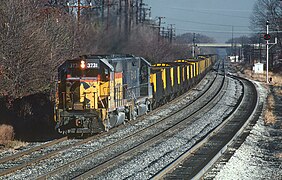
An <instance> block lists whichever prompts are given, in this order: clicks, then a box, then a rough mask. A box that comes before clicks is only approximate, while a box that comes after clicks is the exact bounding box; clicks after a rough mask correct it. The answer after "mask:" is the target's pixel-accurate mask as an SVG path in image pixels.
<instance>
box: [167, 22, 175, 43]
mask: <svg viewBox="0 0 282 180" xmlns="http://www.w3.org/2000/svg"><path fill="white" fill-rule="evenodd" d="M169 25H170V28H168V32H169V42H170V43H172V39H173V37H174V32H173V29H174V27H173V26H174V25H175V24H169Z"/></svg>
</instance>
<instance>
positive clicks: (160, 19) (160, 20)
mask: <svg viewBox="0 0 282 180" xmlns="http://www.w3.org/2000/svg"><path fill="white" fill-rule="evenodd" d="M164 18H165V17H158V19H159V24H158V25H159V26H158V29H159V36H158V41H160V36H161V25H162V19H164Z"/></svg>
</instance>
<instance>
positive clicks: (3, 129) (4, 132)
mask: <svg viewBox="0 0 282 180" xmlns="http://www.w3.org/2000/svg"><path fill="white" fill-rule="evenodd" d="M14 136H15V133H14V128H13V127H12V126H10V125H5V124H3V125H0V144H2V145H4V146H6V145H7V144H8V143H9V142H10V141H13V140H14Z"/></svg>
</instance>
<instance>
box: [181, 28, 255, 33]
mask: <svg viewBox="0 0 282 180" xmlns="http://www.w3.org/2000/svg"><path fill="white" fill-rule="evenodd" d="M176 30H181V31H187V32H209V33H229V34H230V33H232V31H221V30H218V31H216V30H199V29H181V28H177V29H176ZM233 33H234V34H253V33H257V32H253V31H234V32H233Z"/></svg>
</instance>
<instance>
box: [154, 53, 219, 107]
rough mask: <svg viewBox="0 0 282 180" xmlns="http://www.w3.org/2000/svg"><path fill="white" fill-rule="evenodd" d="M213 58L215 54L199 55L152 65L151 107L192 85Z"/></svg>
mask: <svg viewBox="0 0 282 180" xmlns="http://www.w3.org/2000/svg"><path fill="white" fill-rule="evenodd" d="M215 60H216V55H201V56H198V58H197V59H184V60H176V61H175V62H166V63H159V64H154V65H152V67H151V84H152V86H153V88H152V89H153V100H152V107H153V108H155V107H158V106H160V105H163V104H165V103H167V102H169V101H171V100H172V99H174V98H175V97H177V96H179V95H180V94H183V93H184V92H186V91H187V90H188V89H190V88H191V87H193V86H194V85H195V84H196V83H198V82H199V81H200V80H201V79H202V78H203V77H204V76H205V74H206V73H207V72H208V71H209V70H210V69H211V67H212V64H213V63H214V62H215Z"/></svg>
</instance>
